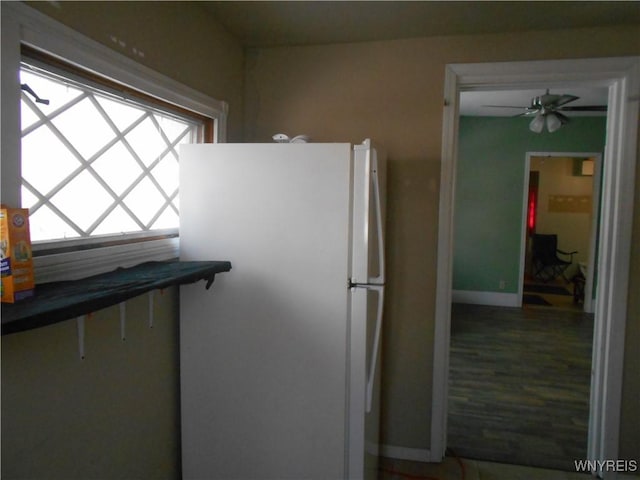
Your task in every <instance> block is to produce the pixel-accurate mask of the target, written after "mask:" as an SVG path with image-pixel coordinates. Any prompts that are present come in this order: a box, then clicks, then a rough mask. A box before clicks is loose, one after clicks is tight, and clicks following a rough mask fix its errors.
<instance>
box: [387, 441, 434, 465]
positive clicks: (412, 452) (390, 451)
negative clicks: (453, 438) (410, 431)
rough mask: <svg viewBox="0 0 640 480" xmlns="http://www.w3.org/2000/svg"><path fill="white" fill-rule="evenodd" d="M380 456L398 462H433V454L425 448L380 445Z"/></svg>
mask: <svg viewBox="0 0 640 480" xmlns="http://www.w3.org/2000/svg"><path fill="white" fill-rule="evenodd" d="M380 455H381V456H383V457H385V458H394V459H396V460H412V461H414V462H432V461H433V460H432V459H431V452H430V451H429V450H426V449H423V448H409V447H396V446H394V445H380Z"/></svg>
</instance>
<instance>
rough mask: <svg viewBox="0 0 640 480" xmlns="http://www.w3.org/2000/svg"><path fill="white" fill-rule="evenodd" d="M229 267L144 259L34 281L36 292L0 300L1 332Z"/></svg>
mask: <svg viewBox="0 0 640 480" xmlns="http://www.w3.org/2000/svg"><path fill="white" fill-rule="evenodd" d="M230 270H231V263H230V262H226V261H209V262H180V261H170V262H147V263H142V264H140V265H136V266H134V267H131V268H118V269H116V270H113V271H111V272H108V273H103V274H100V275H95V276H92V277H88V278H84V279H81V280H76V281H64V282H51V283H44V284H39V285H36V289H35V296H34V297H32V298H28V299H25V300H22V301H20V302H18V303H14V304H10V303H3V304H2V335H6V334H10V333H17V332H22V331H25V330H31V329H34V328H39V327H44V326H46V325H51V324H54V323H58V322H63V321H65V320H69V319H71V318H75V317H80V316H82V315H86V314H89V313H91V312H95V311H97V310H100V309H103V308H106V307H109V306H111V305H116V304H118V303H121V302H123V301H125V300H128V299H130V298H133V297H137V296H138V295H142V294H143V293H146V292H149V291H152V290H157V289H162V288H167V287H170V286H173V285H183V284H188V283H194V282H197V281H200V280H206V281H207V285H206V288H209V287H210V286H211V283H212V282H213V280H214V278H215V275H216V274H217V273H222V272H228V271H230Z"/></svg>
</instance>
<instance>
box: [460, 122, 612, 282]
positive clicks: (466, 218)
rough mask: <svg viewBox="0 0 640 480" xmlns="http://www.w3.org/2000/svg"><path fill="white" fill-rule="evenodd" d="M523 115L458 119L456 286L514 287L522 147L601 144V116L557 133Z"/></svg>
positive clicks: (589, 148)
mask: <svg viewBox="0 0 640 480" xmlns="http://www.w3.org/2000/svg"><path fill="white" fill-rule="evenodd" d="M529 122H530V119H529V118H524V117H521V118H513V117H461V118H460V136H459V140H458V164H457V172H456V193H455V214H454V258H453V289H454V290H466V291H479V292H500V293H517V291H518V280H519V278H518V277H519V266H520V263H519V262H520V241H521V238H520V236H521V231H522V223H523V221H524V220H523V218H522V201H523V193H524V179H525V158H526V154H527V152H603V151H604V144H605V128H606V118H605V117H576V118H573V119H572V120H571V122H570V123H569V124H567V125H565V126H563V127H562V128H561V129H560V130H558V131H557V132H555V133H549V132H546V131H544V132H542V133H541V134H536V133H533V132H531V131H530V130H529V128H528V124H529ZM501 281H504V282H505V288H504V289H500V288H499V287H500V282H501Z"/></svg>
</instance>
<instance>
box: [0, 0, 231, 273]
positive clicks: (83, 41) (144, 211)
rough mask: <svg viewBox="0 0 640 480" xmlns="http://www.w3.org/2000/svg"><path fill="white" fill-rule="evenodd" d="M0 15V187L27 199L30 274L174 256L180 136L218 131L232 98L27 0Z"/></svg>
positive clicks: (216, 135) (215, 138)
mask: <svg viewBox="0 0 640 480" xmlns="http://www.w3.org/2000/svg"><path fill="white" fill-rule="evenodd" d="M0 22H1V23H2V28H1V29H0V34H1V35H2V42H0V49H1V50H2V55H1V57H2V69H0V78H1V80H2V82H1V85H0V86H1V91H2V109H1V112H0V113H1V116H2V121H1V122H0V129H1V137H2V142H0V150H1V153H0V159H1V160H2V161H1V167H2V175H0V182H1V188H0V192H1V194H2V202H3V203H5V204H7V205H12V206H25V207H29V208H30V209H31V213H32V215H33V217H32V218H31V229H32V238H33V240H34V248H33V251H34V267H35V276H36V281H37V282H38V283H42V282H49V281H56V280H70V279H76V278H82V277H86V276H88V275H93V274H97V273H102V272H106V271H109V270H113V269H114V268H117V267H129V266H133V265H136V264H138V263H141V262H145V261H150V260H166V259H170V258H175V257H176V256H177V255H178V252H179V238H178V232H177V228H176V227H177V220H178V212H179V203H178V198H179V194H178V192H177V167H176V161H177V160H176V158H177V157H176V155H177V152H178V148H179V145H180V144H181V143H184V142H193V141H208V142H223V141H225V137H226V119H227V112H228V105H227V104H226V103H225V102H222V101H219V100H216V99H214V98H211V97H209V96H208V95H205V94H203V93H201V92H199V91H196V90H194V89H192V88H190V87H188V86H186V85H183V84H181V83H179V82H176V81H175V80H173V79H171V78H168V77H166V76H164V75H162V74H160V73H158V72H156V71H154V70H151V69H149V68H147V67H145V66H144V65H141V64H140V63H138V62H137V61H136V60H134V59H132V58H129V57H127V56H126V55H123V54H121V53H118V52H116V51H114V50H113V49H111V48H109V47H106V46H105V45H102V44H100V43H98V42H96V41H94V40H91V39H89V38H87V37H85V36H84V35H81V34H79V33H78V32H76V31H74V30H72V29H70V28H68V27H66V26H65V25H63V24H61V23H59V22H56V21H55V20H53V19H51V18H50V17H48V16H46V15H43V14H41V13H40V12H38V11H36V10H34V9H33V8H30V7H29V6H28V5H26V4H24V3H22V2H3V3H2V15H1V16H0ZM21 50H22V53H21ZM69 66H71V67H69ZM22 84H27V85H29V87H30V89H31V90H32V91H33V92H35V93H36V94H37V95H38V96H39V97H41V98H44V99H46V100H49V101H50V103H49V105H48V106H47V105H45V104H43V103H38V102H37V101H35V100H36V99H35V97H34V96H33V95H32V94H31V93H28V92H27V91H25V90H22V89H21V85H22ZM167 106H169V108H167ZM78 118H81V119H82V122H81V124H80V126H78V123H77V119H78ZM88 140H91V142H88ZM44 145H47V146H46V147H44Z"/></svg>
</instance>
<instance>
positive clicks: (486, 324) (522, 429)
mask: <svg viewBox="0 0 640 480" xmlns="http://www.w3.org/2000/svg"><path fill="white" fill-rule="evenodd" d="M592 337H593V315H589V314H585V313H583V312H581V311H575V310H574V311H569V310H559V309H553V308H545V307H525V308H505V307H491V306H482V305H465V304H455V305H453V309H452V319H451V354H450V374H449V416H448V447H449V448H451V449H452V450H453V451H454V452H455V454H456V455H458V456H459V457H465V458H471V459H479V460H489V461H494V462H504V463H510V464H518V465H530V466H536V467H545V468H554V469H559V470H566V471H575V466H574V460H575V459H584V458H586V453H587V428H588V415H589V391H590V370H591V349H592Z"/></svg>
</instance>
